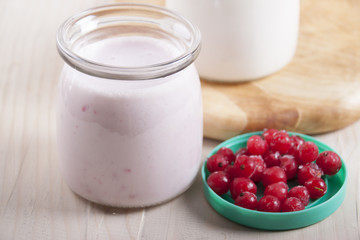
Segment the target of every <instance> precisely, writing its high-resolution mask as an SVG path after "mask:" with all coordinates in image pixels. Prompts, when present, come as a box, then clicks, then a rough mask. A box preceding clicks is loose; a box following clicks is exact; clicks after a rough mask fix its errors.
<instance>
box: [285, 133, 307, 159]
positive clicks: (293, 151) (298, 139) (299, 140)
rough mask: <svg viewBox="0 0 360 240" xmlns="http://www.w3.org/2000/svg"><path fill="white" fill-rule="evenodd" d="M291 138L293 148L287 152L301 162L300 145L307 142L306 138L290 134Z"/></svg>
mask: <svg viewBox="0 0 360 240" xmlns="http://www.w3.org/2000/svg"><path fill="white" fill-rule="evenodd" d="M290 140H291V148H290V150H289V152H288V153H287V154H289V155H292V156H294V157H295V161H296V163H297V164H299V163H300V157H299V147H300V146H301V145H302V144H303V143H304V142H305V140H304V139H303V138H302V137H300V136H297V135H293V136H290Z"/></svg>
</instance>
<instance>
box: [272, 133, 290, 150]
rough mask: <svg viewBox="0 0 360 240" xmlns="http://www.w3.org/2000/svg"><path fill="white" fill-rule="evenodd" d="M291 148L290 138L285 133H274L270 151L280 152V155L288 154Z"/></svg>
mask: <svg viewBox="0 0 360 240" xmlns="http://www.w3.org/2000/svg"><path fill="white" fill-rule="evenodd" d="M290 148H291V141H290V136H289V134H288V133H287V132H285V131H278V132H276V133H274V135H273V138H272V139H271V141H270V149H271V150H272V151H278V152H279V153H280V154H286V153H287V152H288V151H289V150H290Z"/></svg>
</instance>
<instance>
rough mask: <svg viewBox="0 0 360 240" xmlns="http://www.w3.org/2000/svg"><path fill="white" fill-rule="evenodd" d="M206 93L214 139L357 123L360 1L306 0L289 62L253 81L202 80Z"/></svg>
mask: <svg viewBox="0 0 360 240" xmlns="http://www.w3.org/2000/svg"><path fill="white" fill-rule="evenodd" d="M116 1H117V2H123V0H116ZM179 1H181V0H179ZM132 2H146V3H150V4H158V5H163V6H164V5H165V0H145V1H144V0H132ZM202 94H203V104H204V136H205V137H208V138H214V139H219V140H225V139H228V138H230V137H233V136H236V135H238V134H240V133H244V132H250V131H256V130H263V129H264V128H278V129H286V130H289V131H296V132H301V133H308V134H315V133H323V132H328V131H332V130H336V129H339V128H342V127H345V126H347V125H349V124H351V123H353V122H354V121H356V120H358V119H359V118H360V0H347V1H344V0H316V1H313V0H302V1H301V19H300V32H299V39H298V47H297V51H296V54H295V57H294V59H293V60H292V62H291V63H290V64H289V65H287V66H286V67H285V68H284V69H282V70H281V71H280V72H278V73H276V74H274V75H272V76H269V77H266V78H263V79H260V80H256V81H253V82H248V83H239V84H221V83H213V82H208V81H206V80H205V79H202Z"/></svg>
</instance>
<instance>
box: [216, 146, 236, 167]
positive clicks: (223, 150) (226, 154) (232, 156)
mask: <svg viewBox="0 0 360 240" xmlns="http://www.w3.org/2000/svg"><path fill="white" fill-rule="evenodd" d="M217 154H220V155H223V156H224V157H226V158H227V160H228V162H229V163H231V162H234V161H235V154H234V153H233V151H232V150H231V149H230V148H227V147H222V148H220V149H219V150H218V151H217Z"/></svg>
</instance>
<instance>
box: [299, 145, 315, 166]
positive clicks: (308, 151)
mask: <svg viewBox="0 0 360 240" xmlns="http://www.w3.org/2000/svg"><path fill="white" fill-rule="evenodd" d="M318 155H319V149H318V147H317V146H316V144H315V143H313V142H304V143H303V144H301V146H300V147H299V160H300V164H303V165H304V164H307V163H310V162H313V161H315V160H316V158H317V157H318Z"/></svg>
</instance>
